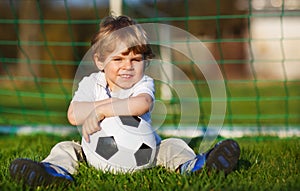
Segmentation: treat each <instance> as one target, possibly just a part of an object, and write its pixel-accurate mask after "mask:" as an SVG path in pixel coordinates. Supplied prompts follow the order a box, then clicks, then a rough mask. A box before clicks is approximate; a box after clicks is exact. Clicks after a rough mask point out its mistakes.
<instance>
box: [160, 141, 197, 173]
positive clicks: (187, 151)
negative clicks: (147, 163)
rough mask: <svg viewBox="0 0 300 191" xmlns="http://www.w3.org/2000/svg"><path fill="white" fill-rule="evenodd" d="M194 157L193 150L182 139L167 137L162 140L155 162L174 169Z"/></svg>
mask: <svg viewBox="0 0 300 191" xmlns="http://www.w3.org/2000/svg"><path fill="white" fill-rule="evenodd" d="M195 157H196V154H195V153H194V151H193V150H192V149H191V148H190V147H189V146H188V144H187V143H186V142H184V141H183V140H182V139H177V138H169V139H164V140H162V142H161V144H160V147H159V151H158V154H157V163H156V164H157V165H161V166H164V167H166V168H168V169H170V170H174V171H175V170H177V169H178V167H179V166H180V165H181V164H183V163H185V162H187V161H189V160H192V159H194V158H195Z"/></svg>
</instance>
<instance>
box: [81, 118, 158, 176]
mask: <svg viewBox="0 0 300 191" xmlns="http://www.w3.org/2000/svg"><path fill="white" fill-rule="evenodd" d="M100 126H101V128H102V129H101V130H100V131H98V132H96V133H94V134H92V135H90V142H89V143H87V142H86V141H85V139H82V148H83V151H84V153H85V155H86V159H87V161H88V163H89V164H90V165H92V166H94V167H95V168H97V169H100V170H103V171H110V172H113V173H116V172H132V171H136V170H139V169H144V168H149V167H151V166H152V165H153V164H154V162H155V157H156V154H157V152H158V146H159V144H160V141H161V139H160V137H159V136H158V135H157V134H156V133H155V131H154V130H153V129H152V127H151V125H150V124H149V123H147V122H146V121H145V120H143V119H142V118H140V117H134V116H116V117H109V118H105V119H104V120H102V121H101V122H100Z"/></svg>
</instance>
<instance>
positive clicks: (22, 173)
mask: <svg viewBox="0 0 300 191" xmlns="http://www.w3.org/2000/svg"><path fill="white" fill-rule="evenodd" d="M9 172H10V175H11V177H12V178H13V179H14V180H16V181H17V182H20V183H23V184H26V185H29V186H31V187H37V186H48V185H55V184H57V185H58V184H70V183H71V182H73V181H74V179H73V178H72V176H71V175H70V174H69V173H68V172H67V171H66V170H65V169H64V168H62V167H59V166H56V165H53V164H51V163H45V162H36V161H33V160H30V159H22V158H20V159H16V160H14V161H13V162H12V163H11V165H10V167H9Z"/></svg>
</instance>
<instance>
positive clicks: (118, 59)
mask: <svg viewBox="0 0 300 191" xmlns="http://www.w3.org/2000/svg"><path fill="white" fill-rule="evenodd" d="M112 60H113V61H121V60H122V59H121V58H113V59H112Z"/></svg>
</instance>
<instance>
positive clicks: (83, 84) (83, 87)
mask: <svg viewBox="0 0 300 191" xmlns="http://www.w3.org/2000/svg"><path fill="white" fill-rule="evenodd" d="M96 85H97V84H96V78H95V75H93V74H92V75H90V76H87V77H84V78H83V79H82V80H81V81H80V82H79V84H78V89H77V90H76V92H75V93H74V96H73V99H72V102H73V101H88V102H89V101H95V92H94V91H91V90H95V89H96Z"/></svg>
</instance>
